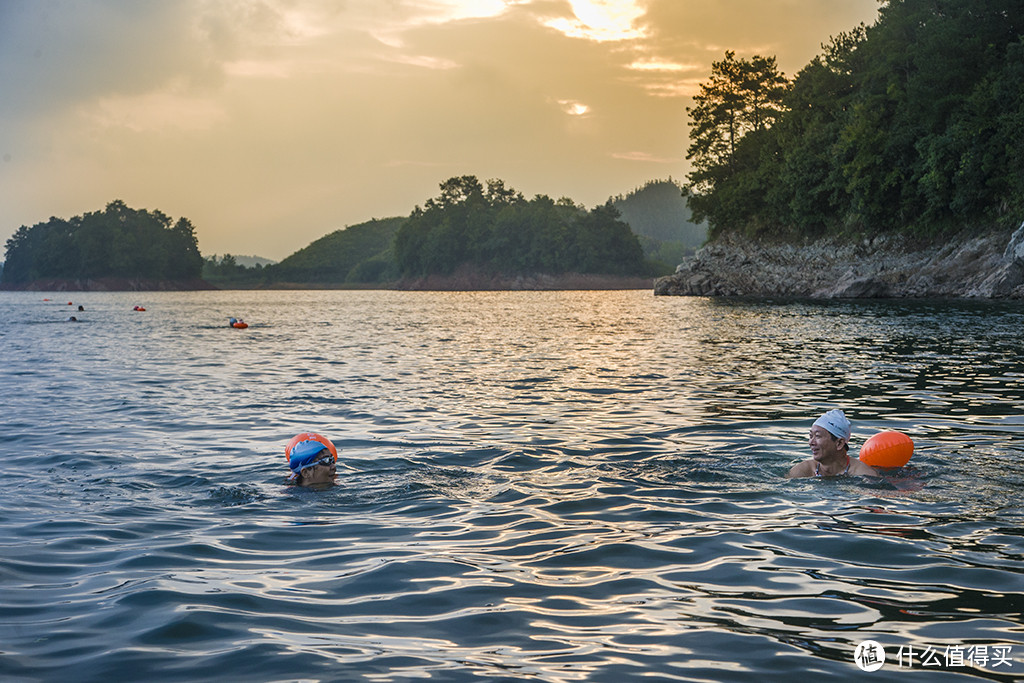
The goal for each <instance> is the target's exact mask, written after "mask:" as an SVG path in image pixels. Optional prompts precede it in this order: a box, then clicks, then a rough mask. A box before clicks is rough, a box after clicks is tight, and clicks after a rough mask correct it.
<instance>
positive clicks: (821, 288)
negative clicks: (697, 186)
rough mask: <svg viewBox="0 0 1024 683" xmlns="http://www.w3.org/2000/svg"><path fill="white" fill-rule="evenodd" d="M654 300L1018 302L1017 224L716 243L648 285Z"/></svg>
mask: <svg viewBox="0 0 1024 683" xmlns="http://www.w3.org/2000/svg"><path fill="white" fill-rule="evenodd" d="M654 293H655V294H657V295H682V296H753V297H807V298H815V299H838V298H890V297H891V298H902V297H907V298H911V297H912V298H930V297H942V298H975V297H976V298H1024V224H1021V226H1020V227H1019V228H1018V229H1017V230H1016V232H1014V233H1013V234H1012V236H1011V235H1009V234H1008V233H1007V232H993V233H988V234H984V235H973V236H969V235H960V236H954V237H952V238H949V239H947V240H944V241H943V242H941V243H934V242H932V243H927V244H922V243H917V242H915V241H914V240H913V239H911V238H908V237H904V236H879V237H875V238H872V239H864V240H859V241H851V240H841V239H837V238H826V239H821V240H817V241H814V242H808V243H806V244H791V243H776V242H766V241H759V240H749V239H744V238H741V237H737V236H728V237H725V238H720V239H718V240H716V241H714V242H712V243H709V244H707V245H706V246H704V247H703V248H702V249H701V250H700V251H698V252H697V253H696V254H695V255H694V256H692V257H691V258H690V259H688V260H687V261H685V262H683V263H681V264H680V265H679V267H678V268H676V272H675V274H673V275H669V276H667V277H663V278H659V279H658V280H657V281H656V282H655V284H654Z"/></svg>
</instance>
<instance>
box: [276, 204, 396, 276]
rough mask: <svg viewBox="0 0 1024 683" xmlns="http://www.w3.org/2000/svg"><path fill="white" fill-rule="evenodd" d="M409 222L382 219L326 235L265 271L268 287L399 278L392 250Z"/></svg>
mask: <svg viewBox="0 0 1024 683" xmlns="http://www.w3.org/2000/svg"><path fill="white" fill-rule="evenodd" d="M406 220H407V219H406V218H403V217H398V218H383V219H376V218H375V219H373V220H371V221H368V222H366V223H360V224H358V225H351V226H349V227H347V228H343V229H341V230H335V231H334V232H332V233H330V234H328V235H324V236H323V237H321V238H320V239H318V240H316V241H315V242H313V243H312V244H310V245H309V246H307V247H305V248H303V249H300V250H298V251H297V252H295V253H294V254H292V255H291V256H288V257H287V258H285V259H284V260H283V261H281V262H280V263H276V264H273V265H270V266H267V267H265V268H264V269H263V272H264V274H265V276H266V280H267V282H268V283H270V284H272V283H297V284H298V283H301V284H323V285H340V284H374V283H380V282H387V281H391V280H395V279H397V278H398V272H397V267H396V265H395V259H394V254H393V252H392V249H391V246H392V243H393V242H394V238H395V234H396V233H397V232H398V229H399V228H400V227H401V226H402V224H404V223H405V221H406Z"/></svg>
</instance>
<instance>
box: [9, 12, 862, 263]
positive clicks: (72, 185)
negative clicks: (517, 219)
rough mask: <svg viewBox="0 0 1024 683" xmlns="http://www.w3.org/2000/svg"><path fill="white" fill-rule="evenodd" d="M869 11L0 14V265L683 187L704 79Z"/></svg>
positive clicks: (786, 56)
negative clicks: (47, 228) (440, 202)
mask: <svg viewBox="0 0 1024 683" xmlns="http://www.w3.org/2000/svg"><path fill="white" fill-rule="evenodd" d="M878 6H879V4H878V1H877V0H0V243H2V242H6V240H7V238H8V237H10V235H11V234H13V233H14V232H15V231H16V230H17V229H18V227H19V226H21V225H28V226H31V225H34V224H36V223H39V222H45V221H47V220H48V219H49V218H50V217H51V216H57V217H60V218H71V217H72V216H76V215H82V214H84V213H87V212H90V211H99V210H102V209H103V208H104V207H105V206H106V205H107V204H108V203H109V202H111V201H113V200H115V199H120V200H122V201H124V202H125V203H126V204H127V205H128V206H130V207H132V208H135V209H148V210H151V211H155V210H160V211H162V212H163V213H165V214H167V215H168V216H170V217H171V218H172V219H174V220H176V219H177V218H180V217H186V218H188V219H189V220H191V221H192V223H193V224H194V225H195V227H196V233H197V236H198V239H199V249H200V251H201V252H202V253H203V255H204V256H211V255H214V254H221V255H223V254H225V253H231V254H236V255H258V256H262V257H266V258H270V259H274V260H280V259H282V258H284V257H285V256H288V255H289V254H291V253H293V252H295V251H297V250H298V249H301V248H303V247H305V246H307V245H308V244H309V243H310V242H312V241H314V240H316V239H319V238H320V237H322V236H324V235H326V234H328V233H330V232H333V231H334V230H337V229H340V228H344V227H346V226H348V225H355V224H358V223H362V222H364V221H367V220H370V219H372V218H386V217H390V216H405V215H408V214H409V213H410V212H411V211H412V210H413V208H414V207H415V206H417V205H423V204H424V203H425V202H426V201H427V200H428V199H430V198H431V197H436V196H437V194H438V192H439V189H438V185H439V184H440V183H441V182H442V181H444V180H446V179H447V178H450V177H452V176H460V175H475V176H477V177H478V178H479V179H480V180H481V181H486V180H487V179H490V178H499V179H501V180H503V181H504V182H505V184H506V185H507V186H511V187H512V188H514V189H516V190H519V191H520V192H522V193H523V194H524V195H525V196H527V197H532V196H534V195H537V194H545V195H549V196H551V197H553V198H556V199H557V198H561V197H569V198H571V199H572V200H574V201H576V202H577V203H580V204H583V205H585V206H586V207H587V208H591V207H593V206H596V205H598V204H602V203H604V202H605V201H607V200H608V198H609V197H612V196H616V195H619V194H625V193H628V192H630V191H631V190H633V189H636V188H638V187H640V186H642V185H643V184H644V183H646V182H647V181H650V180H657V179H665V178H669V177H671V178H674V179H676V180H680V181H682V180H685V177H686V174H687V173H688V172H689V170H690V168H689V165H688V162H687V161H686V148H687V146H688V137H687V136H688V131H689V127H688V125H687V115H686V108H687V107H688V106H691V105H692V100H691V99H690V98H691V96H692V95H693V94H694V93H695V92H697V88H698V85H699V83H701V82H702V81H706V80H707V78H708V76H709V75H710V70H711V63H712V62H713V61H717V60H721V59H722V58H723V56H724V54H725V51H726V50H733V51H735V52H736V54H737V56H738V57H745V58H749V57H751V56H753V55H764V56H775V57H776V58H777V60H778V66H779V68H780V70H781V71H782V72H783V73H784V74H785V75H786V76H787V77H790V78H792V77H793V76H795V75H796V73H797V72H798V71H799V70H800V69H801V68H803V67H804V66H805V65H806V64H807V63H808V62H809V61H810V60H811V59H812V58H813V57H814V56H815V55H818V54H820V53H821V51H822V48H821V46H822V44H823V43H827V42H829V40H830V39H831V37H832V36H835V35H837V34H839V33H841V32H844V31H848V30H850V29H851V28H853V27H855V26H857V25H858V24H860V23H865V24H868V25H870V24H872V23H873V22H874V21H875V19H876V17H877V12H878Z"/></svg>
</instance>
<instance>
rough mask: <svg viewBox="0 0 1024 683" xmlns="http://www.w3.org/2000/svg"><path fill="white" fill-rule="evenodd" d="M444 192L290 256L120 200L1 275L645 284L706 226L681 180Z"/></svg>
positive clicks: (252, 284)
mask: <svg viewBox="0 0 1024 683" xmlns="http://www.w3.org/2000/svg"><path fill="white" fill-rule="evenodd" d="M440 190H441V191H440V194H439V195H438V196H437V197H435V198H432V199H429V200H428V201H427V202H426V203H425V205H424V206H423V207H422V208H421V207H416V208H415V209H414V210H413V211H412V213H411V214H410V215H409V216H406V217H394V218H385V219H373V220H370V221H367V222H366V223H362V224H359V225H353V226H349V227H347V228H344V229H341V230H336V231H334V232H332V233H330V234H328V235H325V236H324V237H322V238H320V239H318V240H316V241H314V242H313V243H312V244H310V245H308V246H306V247H304V248H302V249H300V250H298V251H296V252H295V253H294V254H292V255H290V256H288V257H287V258H285V259H283V260H282V261H281V262H279V263H274V262H272V261H270V260H269V259H260V258H258V257H242V256H236V255H231V254H224V255H222V256H218V255H214V256H211V257H208V258H205V259H204V258H203V257H202V256H200V255H199V251H198V248H197V241H196V234H195V228H194V227H193V225H192V223H191V222H190V221H189V220H188V219H185V218H182V219H179V220H178V221H177V222H172V220H171V219H170V218H168V217H167V216H166V215H164V214H163V213H161V212H160V211H147V210H136V209H132V208H129V207H127V206H126V205H125V204H124V202H122V201H120V200H115V201H113V202H111V203H110V204H108V205H107V207H106V208H105V209H104V210H103V211H99V212H94V213H87V214H86V215H84V216H76V217H74V218H71V219H68V220H63V219H59V218H51V219H50V220H49V221H46V222H44V223H39V224H37V225H34V226H32V227H25V226H23V227H22V228H20V229H19V230H18V232H17V233H16V234H15V235H14V236H13V237H12V238H11V239H10V240H8V243H7V263H6V267H5V268H4V271H3V273H2V275H0V286H2V287H3V288H5V289H27V288H31V289H47V290H54V289H56V290H64V289H101V290H110V289H134V290H138V289H197V288H257V287H259V288H296V287H303V288H323V287H361V288H366V287H385V288H404V289H563V288H572V289H609V288H622V287H629V288H635V287H640V288H646V287H649V286H650V284H651V282H652V279H653V278H654V277H656V276H658V275H661V274H665V273H668V272H671V271H672V268H673V267H674V262H677V261H678V260H679V259H680V258H682V257H683V256H684V255H686V254H688V253H692V252H693V251H694V249H695V248H696V247H697V246H699V244H701V243H702V242H703V240H704V235H705V232H704V227H703V226H699V225H694V224H692V223H691V222H689V221H688V220H687V218H688V211H687V209H686V206H685V199H684V198H683V194H682V188H681V187H680V186H679V185H678V184H677V183H676V182H675V181H673V180H671V179H669V180H667V181H652V182H650V183H647V184H646V185H644V186H643V187H642V188H639V189H637V190H635V191H633V192H631V193H629V194H628V195H626V196H619V197H617V198H614V199H611V198H610V199H609V200H608V202H606V203H605V204H604V205H601V206H598V207H595V208H594V209H591V210H589V211H588V210H587V209H585V208H584V207H583V206H581V205H578V204H576V203H575V202H573V201H572V200H570V199H568V198H562V199H558V200H553V199H551V198H550V197H548V196H546V195H537V196H536V197H534V198H532V199H526V198H525V197H524V196H523V195H522V194H521V193H519V192H517V191H515V190H513V189H511V188H509V187H507V186H506V185H505V183H504V182H503V181H501V180H496V179H495V180H489V181H487V182H486V183H481V182H480V181H479V180H478V179H477V178H476V177H475V176H471V175H467V176H458V177H453V178H450V179H448V180H446V181H444V182H443V183H441V184H440ZM623 214H626V215H628V216H631V217H632V220H633V221H634V222H635V224H636V225H637V226H639V227H638V229H637V230H633V229H631V226H630V225H629V224H627V223H626V222H625V221H624V220H622V215H623ZM668 261H672V263H669V262H668Z"/></svg>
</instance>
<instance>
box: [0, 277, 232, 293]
mask: <svg viewBox="0 0 1024 683" xmlns="http://www.w3.org/2000/svg"><path fill="white" fill-rule="evenodd" d="M217 289H220V287H217V286H216V285H213V284H211V283H209V282H207V281H206V280H201V279H198V278H196V279H192V280H149V279H146V278H122V277H96V278H81V279H70V278H68V279H65V278H42V279H39V280H33V281H31V282H19V283H12V282H4V283H0V291H4V292H192V291H206V290H217Z"/></svg>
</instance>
